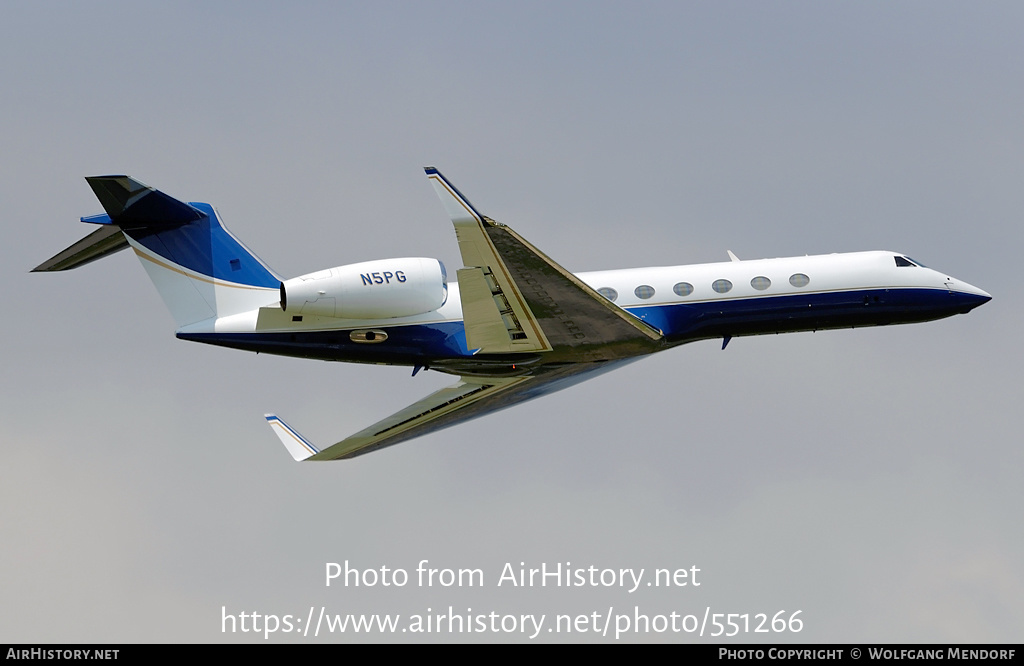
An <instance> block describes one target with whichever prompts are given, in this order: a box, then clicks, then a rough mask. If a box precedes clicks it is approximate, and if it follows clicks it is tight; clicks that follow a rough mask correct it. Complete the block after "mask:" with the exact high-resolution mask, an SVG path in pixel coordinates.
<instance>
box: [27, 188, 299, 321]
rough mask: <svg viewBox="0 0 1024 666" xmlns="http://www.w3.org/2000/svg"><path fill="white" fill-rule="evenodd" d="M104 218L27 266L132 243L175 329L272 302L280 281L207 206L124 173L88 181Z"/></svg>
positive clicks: (48, 265) (75, 260) (71, 260)
mask: <svg viewBox="0 0 1024 666" xmlns="http://www.w3.org/2000/svg"><path fill="white" fill-rule="evenodd" d="M86 181H87V182H88V183H89V186H90V187H91V188H92V190H93V192H95V194H96V197H97V198H98V199H99V200H100V204H101V205H102V206H103V209H104V210H105V211H106V214H105V215H93V216H91V217H83V218H82V222H86V223H89V224H96V225H99V227H100V228H99V229H97V230H96V231H94V232H92V233H91V234H89V235H88V236H86V237H85V238H83V239H82V240H80V241H78V242H77V243H75V244H74V245H72V246H71V247H69V248H67V249H66V250H64V251H63V252H60V253H59V254H57V255H55V256H54V257H52V258H50V259H49V260H47V261H44V262H43V263H42V264H40V265H39V266H37V267H36V268H35V269H33V271H64V270H68V269H71V268H77V267H78V266H82V265H84V264H87V263H90V262H92V261H96V260H97V259H102V258H103V257H106V256H108V255H111V254H113V253H115V252H119V251H121V250H123V249H125V248H126V247H131V248H132V250H134V251H135V254H136V256H138V257H139V260H140V261H141V262H142V265H143V267H145V269H146V272H147V273H149V277H150V279H152V280H153V284H154V285H156V288H157V291H159V292H160V296H161V297H163V299H164V303H166V304H167V308H168V309H169V310H170V311H171V315H172V316H173V317H174V320H175V322H177V324H178V327H179V328H180V327H182V326H186V325H188V324H194V323H196V322H200V321H204V320H207V319H212V318H215V317H225V316H229V315H233V314H239V313H241V312H246V311H249V310H254V309H256V308H259V307H262V306H265V305H270V304H272V303H276V302H277V301H278V300H279V293H280V292H279V287H280V284H281V278H280V277H278V275H277V274H275V273H274V272H273V271H272V270H270V269H269V268H268V267H267V266H266V265H265V264H264V263H263V262H262V261H260V260H259V258H257V257H256V255H254V254H253V253H252V252H250V251H249V250H248V249H247V248H246V247H245V246H244V245H242V244H241V243H240V242H239V241H238V239H236V238H235V237H234V236H232V235H231V233H230V232H229V231H228V230H227V229H226V228H224V225H223V224H221V221H220V218H219V217H218V215H217V212H216V211H215V210H214V209H213V206H211V205H210V204H205V203H195V202H192V203H185V202H183V201H178V200H177V199H174V198H172V197H169V196H167V195H166V194H164V193H163V192H160V191H159V190H155V189H153V188H152V187H149V186H148V185H146V184H144V183H141V182H139V181H137V180H135V179H134V178H130V177H128V176H93V177H89V178H86Z"/></svg>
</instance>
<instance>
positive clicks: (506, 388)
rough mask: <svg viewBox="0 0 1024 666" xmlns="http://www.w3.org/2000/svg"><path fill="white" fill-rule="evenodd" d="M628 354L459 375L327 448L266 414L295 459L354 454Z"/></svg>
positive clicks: (527, 396)
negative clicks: (521, 371)
mask: <svg viewBox="0 0 1024 666" xmlns="http://www.w3.org/2000/svg"><path fill="white" fill-rule="evenodd" d="M629 360H632V359H627V360H623V361H619V362H613V363H581V364H578V365H565V366H560V367H557V368H555V369H551V370H547V371H540V373H539V374H537V375H531V376H525V377H460V378H459V381H458V382H456V383H455V384H453V385H451V386H447V387H445V388H443V389H441V390H439V391H435V392H434V393H431V394H430V395H428V396H427V397H425V398H423V399H422V400H419V401H417V402H414V403H413V404H411V405H409V406H408V407H406V408H405V409H403V410H401V411H399V412H396V413H395V414H392V415H391V416H389V417H387V418H386V419H383V420H382V421H378V422H377V423H374V424H373V425H372V426H370V427H368V428H365V429H363V430H361V431H359V432H357V433H356V434H354V435H352V436H351V437H347V438H345V439H343V440H341V441H340V442H338V443H336V444H332V445H330V446H327V447H324V448H321V447H319V446H317V445H315V444H313V443H312V442H310V441H309V440H308V439H306V438H305V437H303V436H302V435H300V434H299V433H298V431H296V430H295V429H294V428H292V427H291V426H289V425H288V424H287V423H285V422H284V421H282V420H281V418H280V417H278V416H277V415H276V414H267V415H266V419H267V422H268V423H269V424H270V427H271V428H272V429H273V430H274V433H275V434H276V435H277V436H278V438H279V439H280V440H281V443H282V444H284V445H285V448H287V449H288V452H289V453H291V455H292V457H293V458H294V459H295V460H338V459H341V458H354V457H356V456H361V455H363V454H364V453H370V452H372V451H376V450H377V449H380V448H384V447H385V446H392V445H394V444H399V443H401V442H404V441H406V440H409V439H412V438H414V437H419V436H421V435H425V434H427V433H430V432H434V431H435V430H441V429H442V428H447V427H449V426H453V425H455V424H457V423H462V422H463V421H469V420H471V419H475V418H477V417H478V416H483V415H485V414H490V413H491V412H496V411H498V410H501V409H505V408H506V407H511V406H512V405H515V404H518V403H520V402H525V401H526V400H531V399H533V398H536V397H539V396H541V395H546V394H548V393H553V392H554V391H558V390H560V389H563V388H566V387H568V386H571V385H573V384H576V383H578V382H581V381H583V380H585V379H590V378H591V377H593V376H595V375H597V374H600V373H602V372H607V371H609V370H612V369H613V368H615V367H618V366H619V365H621V364H622V363H625V362H628V361H629ZM498 428H499V429H500V428H506V429H510V430H513V431H517V432H518V431H519V430H520V429H521V426H520V424H519V423H518V422H517V423H513V424H509V423H505V424H499V425H498Z"/></svg>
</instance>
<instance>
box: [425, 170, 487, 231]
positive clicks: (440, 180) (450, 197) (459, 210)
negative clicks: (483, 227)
mask: <svg viewBox="0 0 1024 666" xmlns="http://www.w3.org/2000/svg"><path fill="white" fill-rule="evenodd" d="M423 171H424V172H426V174H427V178H429V179H430V184H431V185H433V186H434V190H435V191H436V192H437V196H438V198H440V199H441V204H442V205H443V206H444V210H445V212H446V213H448V217H450V218H451V219H452V222H453V223H459V222H480V223H482V222H483V217H484V216H483V215H481V214H480V212H479V211H477V209H476V208H474V207H473V204H471V203H469V199H467V198H466V197H464V196H462V192H459V190H458V189H456V187H455V186H454V185H452V184H451V183H450V182H449V181H448V179H447V178H445V177H444V175H442V174H441V172H440V171H438V170H437V168H436V167H432V166H429V167H423Z"/></svg>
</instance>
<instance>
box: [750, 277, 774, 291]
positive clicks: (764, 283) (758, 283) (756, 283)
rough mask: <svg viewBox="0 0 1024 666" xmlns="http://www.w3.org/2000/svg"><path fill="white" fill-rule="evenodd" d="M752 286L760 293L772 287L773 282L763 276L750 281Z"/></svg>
mask: <svg viewBox="0 0 1024 666" xmlns="http://www.w3.org/2000/svg"><path fill="white" fill-rule="evenodd" d="M750 286H751V287H753V288H754V289H757V290H758V291H764V290H765V289H767V288H768V287H770V286H772V281H771V280H769V279H768V278H766V277H765V276H763V275H758V276H757V277H756V278H754V279H753V280H751V281H750Z"/></svg>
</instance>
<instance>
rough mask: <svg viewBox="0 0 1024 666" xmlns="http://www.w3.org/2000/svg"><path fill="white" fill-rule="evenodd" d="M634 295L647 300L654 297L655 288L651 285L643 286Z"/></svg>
mask: <svg viewBox="0 0 1024 666" xmlns="http://www.w3.org/2000/svg"><path fill="white" fill-rule="evenodd" d="M633 293H634V294H636V297H637V298H642V299H644V300H646V299H648V298H650V297H651V296H654V287H652V286H651V285H649V284H642V285H640V286H639V287H637V288H636V289H634V290H633Z"/></svg>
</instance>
